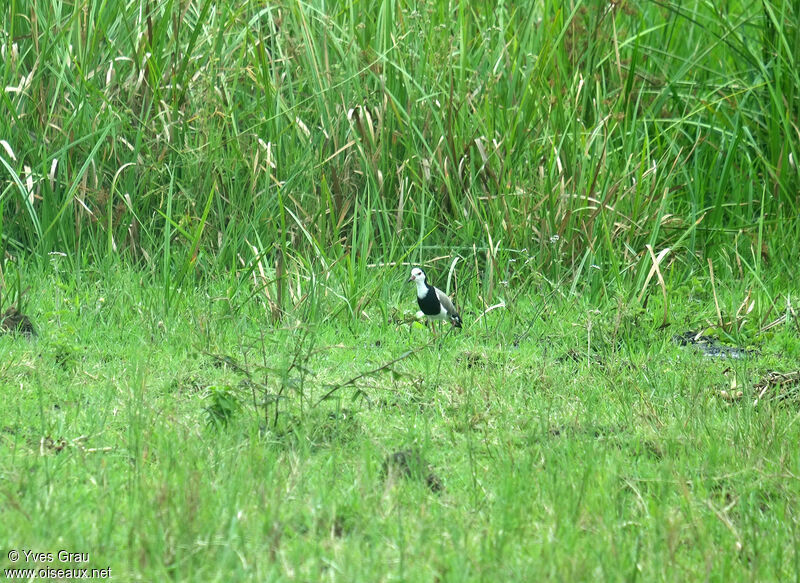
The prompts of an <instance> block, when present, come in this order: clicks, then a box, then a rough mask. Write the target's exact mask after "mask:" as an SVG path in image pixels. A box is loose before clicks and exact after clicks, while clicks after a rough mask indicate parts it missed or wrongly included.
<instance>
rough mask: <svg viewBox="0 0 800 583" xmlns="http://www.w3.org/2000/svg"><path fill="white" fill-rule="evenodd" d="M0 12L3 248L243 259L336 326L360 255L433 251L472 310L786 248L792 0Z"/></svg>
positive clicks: (383, 259)
mask: <svg viewBox="0 0 800 583" xmlns="http://www.w3.org/2000/svg"><path fill="white" fill-rule="evenodd" d="M2 19H3V28H2V30H3V32H2V37H0V43H1V45H2V53H3V60H2V65H0V72H1V74H2V78H3V84H4V87H5V91H4V92H3V97H2V108H3V115H0V139H2V140H3V142H2V145H3V148H2V149H0V164H2V168H3V174H4V175H5V176H4V179H3V182H2V191H0V211H1V212H0V217H1V220H2V228H1V232H2V237H3V246H4V247H5V248H6V249H7V250H8V252H9V254H11V255H12V256H16V255H19V254H23V255H30V254H33V255H36V256H42V257H44V256H46V254H47V253H49V252H52V251H58V252H64V253H67V254H68V256H69V257H70V258H71V260H72V261H73V262H74V263H75V264H76V265H84V264H86V263H90V262H95V261H97V260H101V259H104V258H106V257H109V256H111V257H114V256H119V257H122V258H123V259H124V260H126V261H128V260H129V261H137V262H143V263H150V264H152V265H153V266H154V268H155V269H156V270H160V269H162V268H163V277H164V278H165V285H166V286H167V287H170V286H172V287H173V288H175V289H177V288H178V287H179V286H180V282H181V281H183V278H185V277H186V276H187V275H189V273H198V274H205V273H216V272H218V271H220V270H222V271H236V270H244V271H245V272H246V273H251V274H256V273H258V272H259V268H261V269H263V268H264V267H265V266H266V268H267V272H269V273H266V272H264V275H263V278H262V279H263V281H264V282H270V281H272V284H270V285H272V286H273V287H272V288H271V289H272V290H273V291H272V295H274V296H276V297H272V298H271V301H273V303H275V304H276V308H277V309H279V310H280V309H283V308H284V307H285V306H284V305H281V304H286V305H289V304H292V303H298V302H299V301H300V300H302V298H303V297H304V293H306V292H305V291H304V290H306V291H307V290H308V286H306V285H305V284H306V282H309V281H312V280H314V281H315V282H317V283H320V282H321V283H323V284H324V285H325V286H327V287H329V288H330V292H331V293H333V294H336V295H337V297H341V298H343V299H345V300H346V301H345V305H346V306H347V308H348V309H349V310H350V311H351V312H352V313H357V312H358V311H359V310H361V309H363V307H364V302H366V301H369V300H368V299H366V298H368V297H369V294H368V293H367V292H368V290H369V287H370V283H369V279H368V278H366V277H365V275H366V274H367V273H369V272H370V267H369V266H371V265H375V264H380V265H388V264H391V263H392V262H398V261H403V260H409V261H415V262H424V261H430V260H431V259H432V258H434V257H438V256H448V257H450V256H454V255H455V256H461V257H462V258H464V259H468V260H469V261H470V262H472V263H474V264H475V265H476V267H477V268H478V272H479V273H480V274H481V275H480V281H479V283H480V284H481V286H482V290H483V292H484V293H488V295H489V296H491V290H492V289H493V287H494V286H497V285H498V282H500V281H512V282H514V281H524V280H526V278H527V275H526V274H527V273H529V272H530V271H531V270H532V269H536V270H541V271H542V272H544V273H546V274H548V276H550V277H555V278H558V277H562V276H563V275H564V274H566V273H570V274H572V276H573V277H575V279H582V283H581V285H586V286H587V287H588V288H589V289H590V290H592V291H594V292H597V293H606V292H608V291H609V290H608V287H607V286H608V285H609V282H611V285H613V286H614V287H618V286H623V287H624V286H628V287H631V286H633V287H636V286H641V285H642V284H643V282H644V280H645V276H646V275H647V273H648V271H649V270H650V268H651V263H652V262H651V258H650V255H649V254H648V252H647V250H646V245H648V244H649V245H651V246H652V247H653V248H654V249H655V250H656V251H660V250H662V249H664V248H667V247H670V248H672V250H671V253H670V254H669V255H668V257H667V258H666V259H665V263H664V266H663V267H664V268H665V269H666V268H667V266H668V265H673V266H677V268H678V270H679V271H680V272H681V273H684V274H685V273H688V272H691V271H693V270H696V269H704V268H705V267H704V266H705V260H704V259H703V257H702V255H703V254H706V253H708V254H711V255H714V254H718V253H720V250H724V253H723V256H725V253H727V254H728V255H732V256H736V257H738V258H739V260H740V261H741V260H744V261H745V262H746V263H747V264H748V265H750V266H752V267H753V269H755V270H756V271H758V269H759V265H760V262H761V261H762V259H763V258H765V257H775V258H779V260H782V261H786V262H788V261H789V259H787V258H786V257H787V256H786V251H785V250H784V242H785V241H786V240H791V241H796V240H797V239H798V235H800V222H799V221H798V219H797V217H798V214H799V212H800V199H798V191H800V179H799V177H798V169H797V162H798V156H800V130H798V117H799V114H800V105H799V103H800V94H799V93H798V92H799V90H800V73H798V70H799V67H798V52H799V51H800V50H799V49H798V46H800V31H798V22H799V21H800V15H799V14H798V13H797V8H796V6H794V5H793V4H792V3H791V2H789V1H788V0H776V1H772V0H765V1H764V2H762V3H752V2H732V3H728V4H727V5H726V6H725V7H718V6H716V5H715V4H713V3H711V4H709V3H705V2H681V3H672V2H663V3H631V2H612V3H586V2H570V3H566V4H565V3H561V2H552V1H549V0H545V1H543V2H531V1H527V2H517V3H508V2H500V3H494V2H491V3H489V2H484V3H470V4H467V3H456V2H443V1H440V2H436V3H430V2H427V3H422V2H420V3H416V2H385V1H377V0H373V1H367V2H361V3H354V2H313V3H305V2H270V3H266V4H265V3H262V2H252V1H246V2H229V3H213V2H210V1H209V0H204V1H202V2H174V1H172V0H166V1H149V2H144V3H142V2H128V3H106V2H99V1H96V0H79V1H77V2H74V3H71V4H68V3H58V2H56V3H43V2H32V1H25V0H15V1H14V2H12V3H11V5H10V10H6V11H4V13H3V16H2ZM449 261H450V260H449V259H448V265H449ZM673 262H676V263H673ZM591 265H596V266H599V267H600V268H601V269H600V270H592V269H589V266H591ZM522 266H525V269H522ZM443 269H444V266H443ZM276 270H279V271H280V274H281V277H278V280H279V283H278V284H275V283H274V281H273V280H272V279H270V278H273V279H274V277H275V273H276ZM283 274H285V276H286V278H294V279H293V280H292V281H293V282H294V284H296V285H291V284H289V283H287V281H286V280H285V278H284V277H283ZM284 286H286V288H285V289H284ZM327 287H326V289H327ZM298 290H299V291H298ZM636 291H637V292H638V290H636ZM326 293H327V291H326ZM166 295H169V294H168V293H167V294H166ZM278 296H280V297H278ZM278 300H280V301H278Z"/></svg>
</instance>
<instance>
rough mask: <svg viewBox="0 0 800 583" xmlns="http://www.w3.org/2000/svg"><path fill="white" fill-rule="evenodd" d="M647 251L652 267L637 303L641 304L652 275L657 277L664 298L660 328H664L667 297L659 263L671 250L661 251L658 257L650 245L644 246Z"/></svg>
mask: <svg viewBox="0 0 800 583" xmlns="http://www.w3.org/2000/svg"><path fill="white" fill-rule="evenodd" d="M645 247H646V248H647V251H648V252H649V253H650V258H651V259H652V260H653V265H652V266H651V267H650V272H649V273H648V274H647V278H646V279H645V280H644V285H643V286H642V291H641V292H640V293H639V303H641V302H642V298H644V295H645V292H646V291H647V286H648V284H649V283H650V280H651V279H652V278H653V274H655V275H656V277H658V285H659V286H660V287H661V294H662V295H663V296H664V321H663V322H662V323H661V326H662V327H666V325H667V314H668V297H667V284H666V283H664V276H663V275H661V262H662V261H663V260H664V258H665V257H666V256H667V255H669V252H670V251H671V249H670V248H669V247H667V248H665V249H662V250H661V251H659V253H658V257H656V254H655V253H653V246H652V245H650V244H647V245H645Z"/></svg>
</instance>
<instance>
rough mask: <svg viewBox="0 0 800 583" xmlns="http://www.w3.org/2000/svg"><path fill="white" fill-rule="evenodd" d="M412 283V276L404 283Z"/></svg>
mask: <svg viewBox="0 0 800 583" xmlns="http://www.w3.org/2000/svg"><path fill="white" fill-rule="evenodd" d="M412 281H414V276H413V275H412V276H411V277H409V278H408V281H407V282H406V283H409V282H412Z"/></svg>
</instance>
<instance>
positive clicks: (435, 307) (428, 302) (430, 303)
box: [417, 286, 442, 316]
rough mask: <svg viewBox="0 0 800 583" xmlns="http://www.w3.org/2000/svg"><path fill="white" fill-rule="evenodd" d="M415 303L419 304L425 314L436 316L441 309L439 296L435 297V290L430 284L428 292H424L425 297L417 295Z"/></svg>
mask: <svg viewBox="0 0 800 583" xmlns="http://www.w3.org/2000/svg"><path fill="white" fill-rule="evenodd" d="M417 303H418V304H419V309H420V310H422V313H423V314H425V315H426V316H437V315H439V313H440V312H441V311H442V306H441V305H440V304H439V298H437V297H436V292H435V291H434V289H433V288H432V287H431V286H428V293H426V294H425V297H422V298H421V297H419V296H417Z"/></svg>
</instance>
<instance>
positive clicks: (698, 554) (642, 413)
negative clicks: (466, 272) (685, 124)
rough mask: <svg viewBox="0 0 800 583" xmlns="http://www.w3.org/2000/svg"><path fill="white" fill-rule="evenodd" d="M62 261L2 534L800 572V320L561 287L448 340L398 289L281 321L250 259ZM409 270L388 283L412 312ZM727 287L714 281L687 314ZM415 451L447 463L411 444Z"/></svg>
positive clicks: (13, 347)
mask: <svg viewBox="0 0 800 583" xmlns="http://www.w3.org/2000/svg"><path fill="white" fill-rule="evenodd" d="M40 281H42V289H41V291H38V292H33V297H31V304H32V305H35V306H36V314H37V320H38V321H39V322H41V324H40V326H39V330H38V333H39V335H38V337H36V338H33V339H26V338H24V337H16V338H14V337H12V336H9V335H6V336H5V337H0V362H2V363H3V365H2V370H0V378H2V382H3V386H4V387H5V388H4V395H5V398H4V399H3V402H2V404H0V419H2V420H3V425H2V427H1V428H0V439H2V449H0V468H2V470H1V472H2V483H3V514H4V527H3V534H2V546H3V548H4V549H20V548H22V549H33V550H34V551H42V552H45V551H49V552H55V551H57V550H58V549H62V548H63V549H66V550H68V551H71V552H82V553H89V555H90V560H89V563H88V564H86V565H80V566H88V567H94V568H106V567H111V570H112V574H113V575H114V578H115V579H116V580H123V581H156V580H182V581H188V580H199V579H203V580H218V581H235V580H282V579H287V580H295V579H296V580H302V581H317V580H343V581H344V580H347V581H352V580H364V581H379V580H412V581H425V580H449V581H461V580H478V579H481V580H487V579H489V580H520V581H522V580H542V579H555V580H593V581H596V580H634V579H637V578H639V579H641V580H646V581H649V580H671V581H673V580H674V581H686V580H700V579H706V578H709V579H711V580H756V581H769V580H792V579H794V578H795V577H796V576H797V574H798V573H799V572H800V571H798V564H797V561H798V560H799V557H800V554H798V553H799V551H800V548H799V546H800V532H799V531H798V516H797V508H798V504H799V503H800V485H799V484H798V476H800V449H798V447H797V444H798V440H800V424H798V407H799V406H800V390H798V388H797V386H794V388H792V387H791V386H788V387H784V388H781V387H771V388H770V390H769V391H768V392H767V393H766V395H765V396H764V397H762V398H761V399H760V400H759V403H758V405H754V400H755V399H756V397H757V393H758V391H757V390H756V389H755V388H754V385H756V383H758V381H760V380H761V379H762V378H763V377H764V375H766V374H767V373H768V372H769V371H771V370H783V371H787V370H790V367H792V366H794V367H796V364H797V361H798V359H799V358H800V340H798V330H797V328H796V324H797V322H796V321H795V322H794V323H792V324H788V325H781V326H778V327H776V328H773V330H772V331H771V332H769V333H767V334H764V335H763V336H762V337H760V338H759V339H758V341H757V342H747V341H746V340H742V342H744V345H745V346H748V347H750V348H756V347H757V349H758V351H759V354H757V355H755V354H754V355H752V356H751V357H749V358H745V359H713V358H708V357H705V356H703V354H701V353H699V352H697V351H695V350H694V349H692V348H691V347H680V346H677V345H676V344H675V343H673V342H672V340H671V337H672V335H673V333H675V332H679V331H683V328H677V327H676V326H678V325H679V324H676V326H673V327H672V328H671V329H669V330H660V329H659V318H658V317H656V318H654V317H653V316H652V315H649V314H647V313H644V312H642V311H641V310H635V309H631V308H630V306H627V305H625V304H624V303H620V304H619V305H617V306H614V307H611V306H607V307H606V309H604V310H596V309H595V307H594V306H593V305H591V303H589V302H586V301H582V300H580V299H575V298H566V297H560V296H558V295H553V294H549V293H545V289H544V287H545V286H542V288H534V289H532V290H531V293H530V295H528V296H526V297H524V298H520V299H519V300H518V301H517V302H515V303H514V305H513V306H509V307H508V308H506V309H497V310H493V311H491V312H489V313H488V314H486V315H485V317H483V318H481V319H480V321H479V322H475V318H476V317H477V315H478V313H480V311H481V310H480V309H477V307H476V306H474V305H473V304H471V303H468V302H465V305H464V308H465V309H464V314H465V322H467V324H466V327H465V329H464V330H463V331H462V332H460V333H452V334H449V335H446V336H444V337H443V338H442V339H441V340H440V341H439V342H433V343H432V342H431V337H430V334H429V331H428V330H426V329H425V328H423V327H421V326H419V325H412V326H410V325H408V324H396V323H393V322H391V321H387V320H385V319H383V318H382V317H381V316H380V314H379V313H377V311H372V312H371V316H372V318H371V319H369V320H349V321H347V322H342V323H341V324H326V325H321V326H314V325H310V324H308V323H303V322H294V323H291V324H289V323H287V324H286V325H284V326H276V327H274V328H268V327H266V326H265V325H264V319H265V314H264V311H263V310H259V309H257V308H256V306H255V305H254V303H253V302H248V301H245V302H244V303H240V302H239V300H240V299H242V298H245V299H246V297H247V294H246V293H242V292H243V291H244V290H240V295H239V296H236V295H233V296H231V295H230V289H229V288H226V286H225V285H210V286H208V287H207V288H205V289H203V290H200V291H196V292H194V291H192V292H187V293H185V294H182V295H181V297H180V299H179V300H178V301H177V306H176V308H175V309H174V310H172V311H171V312H170V314H169V315H161V316H155V315H154V314H156V313H158V311H159V310H158V307H157V306H158V305H159V296H160V290H159V289H158V288H157V287H155V288H152V287H148V286H146V285H145V286H142V285H141V283H140V279H139V276H138V275H137V274H136V273H135V272H122V273H121V274H119V273H118V274H116V275H114V274H106V275H104V276H103V277H102V278H99V279H89V278H87V280H85V281H83V282H81V283H80V284H78V283H77V282H74V281H69V280H68V279H66V278H61V277H42V278H41V280H40ZM400 281H401V280H400V279H399V278H394V277H387V278H385V280H384V281H383V284H384V285H383V287H382V289H383V291H384V293H383V294H382V296H381V298H380V299H381V301H385V302H386V303H387V304H388V305H389V306H391V307H392V308H397V310H398V311H399V313H405V312H408V313H411V312H413V311H414V310H415V309H416V306H415V301H414V297H413V288H410V287H406V288H403V287H402V286H401V284H400ZM733 291H734V290H728V291H727V292H722V293H721V301H722V302H723V305H727V304H730V303H731V300H732V299H734V298H735V299H736V301H738V296H737V295H736V294H734V293H732V292H733ZM401 292H402V293H401ZM714 312H715V309H714V306H713V300H712V299H711V297H710V296H709V294H707V293H704V292H703V293H700V294H698V295H697V297H695V298H694V299H693V301H686V302H684V303H682V304H681V306H679V307H678V308H677V311H676V313H675V319H676V321H677V322H680V323H684V322H689V323H692V324H696V323H697V322H698V317H701V320H702V317H706V318H708V319H712V318H713V317H714ZM408 351H413V354H411V355H409V356H407V357H406V358H404V359H402V360H400V361H399V362H396V363H394V364H392V365H390V366H388V367H386V368H382V367H384V366H385V365H386V364H387V363H390V362H391V361H393V360H394V359H397V358H398V357H401V356H403V355H404V354H407V353H408ZM375 369H381V370H379V371H377V372H374V373H373V374H367V375H366V376H364V377H362V378H360V379H358V380H356V381H355V382H353V383H352V384H347V383H348V381H349V380H350V379H352V378H353V377H355V376H357V375H359V374H362V373H368V372H370V371H374V370H375ZM342 385H344V386H342ZM337 387H338V390H336V391H335V392H334V393H333V394H332V395H331V397H330V398H328V399H326V400H321V398H322V397H323V396H325V395H326V394H327V393H329V392H330V391H331V390H334V389H337ZM735 387H738V388H740V389H741V390H743V391H744V395H743V396H742V397H741V398H739V399H734V400H729V399H726V398H724V397H723V396H722V395H723V394H722V392H721V391H727V392H728V393H729V394H730V395H731V396H733V397H735V395H736V390H735ZM278 394H280V395H281V398H280V399H277V398H276V396H277V395H278ZM276 400H277V402H278V406H279V409H278V412H277V413H276V411H275V402H276ZM406 450H415V451H417V452H418V453H419V455H420V456H421V458H422V460H423V461H422V462H420V463H422V464H424V465H423V467H421V468H413V467H412V473H411V475H410V476H409V477H405V476H403V475H402V472H401V471H393V469H392V468H393V466H390V467H389V468H388V471H387V470H386V468H385V467H384V463H385V460H386V459H387V456H390V455H391V454H393V453H395V452H398V451H406ZM426 466H429V467H426ZM413 470H417V471H413ZM429 472H432V473H433V474H435V476H436V479H437V480H438V482H439V484H440V485H441V489H440V490H438V491H436V490H435V489H431V487H429V484H428V480H427V478H428V474H429ZM4 559H5V557H4ZM3 565H4V567H9V566H21V567H28V568H31V567H34V565H33V564H31V563H26V562H25V561H22V562H21V563H18V564H17V565H11V564H10V563H9V561H7V560H4V561H3ZM42 566H47V564H46V563H45V564H42V563H39V564H38V565H37V567H42ZM66 566H75V565H66Z"/></svg>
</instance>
